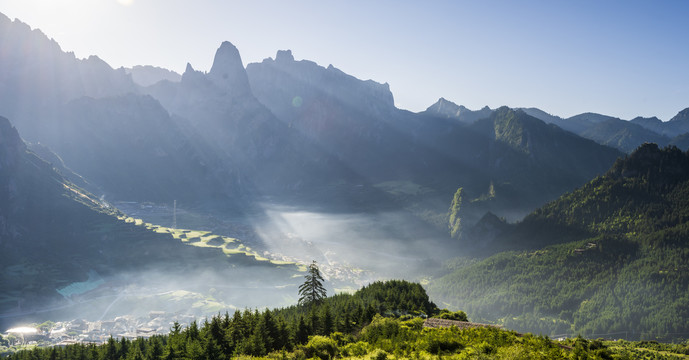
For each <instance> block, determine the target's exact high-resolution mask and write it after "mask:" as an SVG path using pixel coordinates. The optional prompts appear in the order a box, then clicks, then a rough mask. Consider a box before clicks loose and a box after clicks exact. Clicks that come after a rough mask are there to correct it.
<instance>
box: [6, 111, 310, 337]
mask: <svg viewBox="0 0 689 360" xmlns="http://www.w3.org/2000/svg"><path fill="white" fill-rule="evenodd" d="M0 169H2V171H0V289H2V292H0V328H5V327H7V326H10V325H11V324H12V323H14V322H16V318H21V319H23V320H25V321H29V320H32V319H41V318H42V317H43V318H45V317H51V318H53V319H54V320H58V319H61V318H70V317H82V318H90V317H96V318H97V317H98V316H102V315H104V314H105V313H108V311H109V313H108V314H110V315H111V316H117V315H118V314H132V313H144V314H145V313H147V311H150V310H156V309H159V308H162V305H160V304H154V303H153V302H152V301H149V302H148V303H139V304H136V303H135V302H134V304H133V305H132V303H129V301H131V299H136V298H142V297H148V298H157V297H159V296H158V295H160V294H162V293H165V292H166V291H173V290H188V291H193V292H197V293H204V294H208V292H209V291H210V289H212V288H218V287H220V286H224V287H226V288H227V289H226V290H225V291H224V297H223V298H222V299H219V300H222V301H224V306H222V308H228V307H231V304H232V303H233V302H239V301H242V303H243V304H244V303H246V302H245V301H244V299H241V297H244V298H249V297H252V298H255V299H256V300H255V301H260V300H261V299H270V301H271V303H275V301H276V299H281V298H282V299H283V302H282V303H289V301H285V300H284V299H285V297H287V298H288V299H289V295H290V292H289V290H282V291H281V292H280V293H279V294H277V292H278V290H276V288H275V287H276V286H283V287H284V286H288V285H293V286H294V285H296V281H295V280H294V276H298V274H300V270H302V269H300V268H299V267H298V266H296V264H294V263H286V262H275V261H273V262H271V261H268V259H266V258H264V257H262V256H260V255H259V254H258V253H256V252H255V251H254V250H252V249H251V248H249V247H247V246H246V245H245V244H243V243H242V242H241V240H239V239H234V238H228V237H222V236H218V235H215V234H212V233H210V232H208V231H192V230H183V229H170V228H165V227H160V226H155V225H152V224H146V223H143V221H141V220H138V219H132V218H130V217H127V216H125V215H124V214H122V213H121V212H120V211H119V210H117V209H115V208H113V207H111V206H110V205H108V204H107V203H104V202H101V201H100V200H99V199H98V198H97V197H95V196H94V195H92V194H90V193H89V192H87V191H85V190H83V189H81V188H79V187H77V186H76V185H74V184H73V183H71V182H69V181H68V180H67V179H65V177H63V176H62V174H60V173H59V172H58V171H57V170H56V169H55V168H54V167H53V166H52V164H50V163H48V162H46V161H44V160H43V159H41V158H39V157H38V156H36V154H34V153H33V152H31V151H30V150H29V149H28V148H27V146H26V145H25V144H24V142H23V141H22V139H21V138H20V137H19V134H18V133H17V131H16V129H15V128H13V127H12V125H11V124H10V122H9V121H8V120H7V119H5V118H2V117H0ZM227 279H233V281H231V284H229V285H231V286H234V287H235V288H236V289H238V290H234V289H233V288H231V287H228V283H229V282H228V281H227ZM257 282H261V284H260V285H257V284H256V283H257ZM132 286H133V287H132ZM241 287H250V288H251V290H247V289H241ZM263 292H269V293H270V294H271V295H273V296H274V297H273V298H268V297H266V296H265V294H264V293H263ZM216 296H219V295H216ZM114 299H118V300H117V301H118V304H115V306H111V303H112V304H114V302H113V301H114ZM278 301H279V300H278ZM127 304H129V306H128V305H127ZM255 304H256V305H258V304H265V303H255ZM265 305H267V304H265ZM106 309H107V310H106ZM175 311H176V310H175ZM189 311H191V310H189Z"/></svg>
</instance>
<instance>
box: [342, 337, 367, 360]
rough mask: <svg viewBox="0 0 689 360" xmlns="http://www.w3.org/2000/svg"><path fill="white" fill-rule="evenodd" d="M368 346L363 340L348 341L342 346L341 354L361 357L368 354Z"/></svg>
mask: <svg viewBox="0 0 689 360" xmlns="http://www.w3.org/2000/svg"><path fill="white" fill-rule="evenodd" d="M368 347H369V346H368V343H367V342H365V341H357V342H355V343H350V344H347V345H345V346H344V347H343V348H342V355H343V356H355V357H361V356H364V355H366V354H368Z"/></svg>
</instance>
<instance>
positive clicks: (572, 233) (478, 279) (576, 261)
mask: <svg viewBox="0 0 689 360" xmlns="http://www.w3.org/2000/svg"><path fill="white" fill-rule="evenodd" d="M688 220H689V154H687V153H683V152H681V151H679V150H678V149H677V148H674V147H670V148H666V149H659V148H658V147H657V146H656V145H655V144H645V145H643V146H641V147H640V148H639V149H638V150H637V151H636V152H634V153H633V154H631V155H629V156H628V157H627V158H626V159H621V160H619V161H618V162H616V163H615V165H614V166H613V167H612V168H611V170H610V171H609V172H608V173H607V174H605V176H601V177H598V178H596V179H594V180H592V181H591V182H590V183H588V184H586V185H585V186H583V187H582V188H580V189H578V190H576V191H574V192H572V193H570V194H566V195H564V196H562V197H561V198H560V199H558V200H557V201H554V202H552V203H550V204H548V205H546V206H544V207H543V208H541V209H539V210H537V211H535V212H534V213H532V214H531V215H529V216H528V217H526V218H525V220H524V221H523V222H522V223H520V224H517V225H516V226H515V227H514V229H513V231H511V232H509V233H507V234H505V235H503V236H501V237H498V238H497V239H496V240H495V243H496V246H502V245H504V246H512V247H513V248H515V249H518V250H517V251H512V252H504V253H500V254H497V255H494V256H491V257H488V258H486V259H483V260H482V261H479V262H476V263H473V264H468V265H466V266H458V267H455V268H453V269H451V272H450V273H449V274H447V275H446V276H444V277H442V278H439V279H437V280H435V281H434V282H432V283H431V284H430V286H429V291H430V293H431V294H432V295H433V296H434V297H435V298H437V299H440V300H441V301H443V302H446V303H448V304H449V305H450V306H451V307H456V308H459V307H461V308H462V309H464V310H466V311H468V312H469V313H471V314H473V316H475V317H476V319H479V321H485V320H488V321H496V322H502V323H503V324H504V325H505V326H507V327H509V328H513V329H517V330H519V331H532V332H539V333H544V334H550V335H560V334H569V335H572V334H575V333H581V334H584V335H587V336H597V335H596V334H601V335H605V334H611V333H614V334H615V336H620V334H621V335H623V336H627V337H628V338H630V339H662V340H668V341H670V340H678V339H679V338H681V337H686V336H687V334H689V325H688V324H689V310H688V309H687V307H686V304H687V303H688V301H689V296H688V295H687V293H686V289H687V288H689V271H687V270H689V267H687V265H686V264H689V221H688Z"/></svg>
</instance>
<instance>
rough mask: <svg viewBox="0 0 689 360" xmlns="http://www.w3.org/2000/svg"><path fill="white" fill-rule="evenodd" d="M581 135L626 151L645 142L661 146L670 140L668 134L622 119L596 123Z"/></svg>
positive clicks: (628, 151)
mask: <svg viewBox="0 0 689 360" xmlns="http://www.w3.org/2000/svg"><path fill="white" fill-rule="evenodd" d="M579 135H581V136H582V137H585V138H587V139H591V140H593V141H595V142H597V143H599V144H603V145H607V146H610V147H614V148H617V149H620V150H622V151H624V152H626V153H630V152H632V151H634V150H635V149H636V148H637V147H639V145H641V144H643V143H645V142H651V143H656V144H658V145H660V146H666V145H667V144H668V143H669V142H670V139H669V138H668V137H667V136H663V135H660V134H657V133H655V132H653V131H649V130H648V129H646V128H644V127H642V126H640V125H636V124H634V123H631V122H629V121H625V120H620V119H608V120H605V121H603V122H599V123H596V124H595V125H593V126H591V127H589V128H588V129H586V130H584V131H582V132H581V133H580V134H579Z"/></svg>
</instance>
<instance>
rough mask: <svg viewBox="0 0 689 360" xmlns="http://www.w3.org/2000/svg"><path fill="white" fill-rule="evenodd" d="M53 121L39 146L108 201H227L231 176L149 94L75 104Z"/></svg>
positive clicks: (194, 137)
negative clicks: (96, 189) (60, 159)
mask: <svg viewBox="0 0 689 360" xmlns="http://www.w3.org/2000/svg"><path fill="white" fill-rule="evenodd" d="M58 117H59V121H55V122H54V123H53V124H52V125H53V126H52V127H48V126H46V127H44V128H43V131H45V133H44V134H43V136H41V140H42V142H43V143H44V144H45V145H47V146H48V147H50V148H51V149H52V150H53V151H55V152H56V153H58V154H59V155H60V157H61V158H62V160H63V161H64V162H65V163H66V164H67V165H68V166H69V167H70V168H71V169H72V170H74V171H75V172H77V173H79V174H80V175H82V176H84V177H86V178H87V179H88V180H89V181H91V182H93V183H94V184H98V186H99V187H100V188H101V189H103V191H104V193H105V194H107V195H108V197H109V198H115V199H120V200H138V201H157V202H167V203H170V202H172V200H174V199H177V200H180V201H183V202H185V203H187V204H198V203H203V202H204V201H208V200H210V199H213V198H217V200H218V201H222V200H223V199H224V200H227V199H228V198H229V195H228V194H230V190H231V189H232V184H233V182H232V180H231V179H232V176H231V175H230V174H229V173H228V172H227V168H226V167H225V166H223V163H222V160H221V159H219V158H218V157H217V156H215V154H213V152H212V151H210V150H208V149H207V147H205V146H204V144H203V142H202V141H200V139H199V138H198V135H195V134H194V132H193V131H190V130H189V129H184V128H183V127H182V126H180V125H179V124H178V122H177V121H175V120H174V119H173V118H171V117H170V116H169V115H168V113H167V111H165V109H163V107H162V106H160V104H159V103H158V102H157V101H156V100H155V99H153V98H151V97H150V96H142V95H134V94H129V95H124V96H120V97H113V98H101V99H93V98H80V99H77V100H73V101H70V102H69V103H68V104H66V105H64V106H63V107H61V112H60V114H59V116H58ZM228 179H230V180H228Z"/></svg>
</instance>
